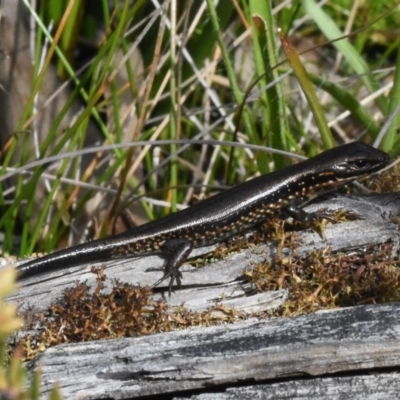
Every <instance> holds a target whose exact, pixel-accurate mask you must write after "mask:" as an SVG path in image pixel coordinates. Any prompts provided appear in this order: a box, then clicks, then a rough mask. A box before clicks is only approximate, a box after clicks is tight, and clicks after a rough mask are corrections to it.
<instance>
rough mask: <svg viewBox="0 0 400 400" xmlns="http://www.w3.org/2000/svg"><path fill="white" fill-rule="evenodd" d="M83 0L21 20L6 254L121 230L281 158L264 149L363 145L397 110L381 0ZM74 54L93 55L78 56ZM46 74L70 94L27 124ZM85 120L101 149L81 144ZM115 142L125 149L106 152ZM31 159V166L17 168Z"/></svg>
mask: <svg viewBox="0 0 400 400" xmlns="http://www.w3.org/2000/svg"><path fill="white" fill-rule="evenodd" d="M53 3H54V4H53ZM56 3H57V4H56ZM84 3H85V2H81V1H76V2H75V6H74V7H71V8H68V4H71V3H70V2H67V1H60V2H51V5H52V6H51V7H47V8H46V9H39V10H36V11H35V10H32V9H30V10H29V12H30V13H31V15H32V18H33V19H34V20H35V21H36V24H37V36H36V40H35V48H34V58H35V60H34V61H35V62H34V67H33V69H32V74H33V79H32V82H28V83H27V85H31V90H30V92H29V93H30V95H29V96H28V98H26V101H25V102H24V103H19V104H18V105H17V107H18V108H19V109H20V119H19V122H18V124H17V125H15V126H12V127H10V131H9V135H10V136H9V138H8V141H6V140H3V163H2V166H3V168H2V178H1V179H2V180H3V182H4V180H5V178H7V181H8V182H9V184H8V186H5V185H4V186H3V189H2V193H1V195H0V202H1V206H2V213H1V218H0V230H1V231H3V232H5V241H4V247H3V251H4V252H14V253H17V254H18V255H27V254H30V253H32V252H33V251H51V250H53V249H55V248H57V247H60V246H61V247H62V246H65V245H66V244H67V243H75V242H77V241H79V240H87V239H88V238H97V237H100V236H104V235H106V234H110V233H112V232H113V231H114V227H115V226H118V225H119V224H120V223H121V220H124V221H128V223H126V224H125V227H126V226H127V225H130V223H131V221H144V220H146V219H155V218H159V217H161V216H162V215H165V214H168V213H169V212H171V211H175V210H179V209H180V208H181V207H183V206H185V205H188V204H190V203H191V202H192V201H193V199H194V197H203V196H208V195H211V194H212V193H215V192H216V189H215V188H217V187H222V188H224V187H226V186H227V185H233V184H235V183H238V182H241V181H244V180H246V179H249V178H251V177H253V176H256V175H257V174H259V173H268V172H269V171H271V170H273V169H276V168H282V167H284V166H285V165H289V164H290V163H291V159H290V158H289V157H285V156H283V155H282V154H276V153H274V152H273V151H271V149H275V150H280V151H283V152H288V153H295V154H298V155H301V156H304V155H305V156H312V155H314V154H316V153H318V152H319V151H321V150H323V149H325V148H327V147H331V146H333V145H337V144H340V143H343V142H347V141H352V140H364V141H367V142H370V143H372V142H373V141H374V140H376V138H377V137H378V135H379V131H380V129H381V127H382V125H383V124H384V123H385V122H386V120H387V119H388V118H389V117H390V115H391V114H392V113H394V111H395V110H396V107H398V104H399V98H398V93H399V82H400V78H399V71H400V68H399V64H400V57H399V56H398V52H399V45H400V42H399V39H398V37H397V35H396V34H395V32H396V29H397V22H396V21H398V18H399V17H400V15H399V14H400V9H399V7H397V8H395V7H394V6H395V5H396V2H394V1H390V2H384V4H383V3H381V4H379V5H375V6H373V7H372V6H367V5H360V6H359V7H360V8H358V9H353V8H352V7H354V5H353V2H350V1H344V0H343V1H340V2H335V4H334V5H333V4H332V5H327V6H324V7H322V8H321V7H319V6H317V5H316V2H314V1H313V0H304V1H303V2H298V1H294V0H293V1H292V2H291V3H289V4H288V5H287V6H285V7H284V8H282V9H279V7H278V8H277V9H271V8H270V3H271V2H259V1H252V0H250V1H244V0H243V1H235V2H233V1H232V2H231V1H221V2H219V3H218V6H217V7H215V6H214V2H213V1H211V0H208V1H207V2H189V1H187V2H186V1H185V2H176V1H170V2H163V3H162V7H163V8H162V9H160V8H155V6H154V5H153V3H152V2H146V1H137V2H135V3H134V4H133V5H130V2H129V1H119V2H116V4H118V6H117V7H116V8H109V2H108V1H106V0H103V1H96V2H94V1H92V2H90V1H89V2H88V3H87V6H86V8H85V7H84ZM23 4H24V5H25V6H28V4H29V2H28V1H25V0H24V2H23ZM36 13H37V14H36ZM366 20H367V21H369V24H368V25H367V26H366V25H365V22H363V21H366ZM50 21H53V26H54V27H53V29H52V30H50V29H49V26H50ZM278 28H281V31H282V37H283V40H284V41H286V40H288V41H289V42H286V43H288V44H289V43H291V46H289V47H288V48H289V49H290V51H289V53H285V52H284V51H283V49H282V46H281V43H280V41H279V37H278V33H277V29H278ZM246 32H247V33H246ZM344 32H349V33H350V35H348V36H346V35H345V33H344ZM99 33H100V34H99ZM352 33H353V34H352ZM88 44H90V45H91V46H92V47H93V48H94V50H93V51H92V52H91V55H90V56H89V57H88V58H84V57H83V56H85V52H87V48H88ZM296 53H301V56H300V58H299V57H298V56H297V55H296ZM79 54H80V55H79ZM396 54H397V55H396ZM82 59H84V65H83V66H82V65H80V64H79V62H81V63H82ZM288 60H289V61H288ZM140 61H141V62H142V65H143V67H140V64H141V62H140ZM138 65H139V67H138ZM51 69H54V71H57V73H58V74H59V75H60V76H61V77H62V79H65V80H67V81H68V82H69V83H70V91H69V93H68V95H67V96H66V98H65V101H64V102H63V103H64V104H61V105H60V106H59V108H58V109H57V111H56V112H55V113H54V115H53V116H52V118H51V121H50V123H49V124H47V125H46V126H45V129H43V130H41V129H39V128H38V126H40V123H41V121H42V119H43V118H44V116H45V115H46V112H47V113H48V111H45V110H46V109H48V108H49V106H51V105H53V104H54V103H55V99H56V98H51V97H50V95H53V94H57V93H58V91H59V90H60V88H61V84H62V82H63V81H62V80H61V78H60V82H59V84H57V85H56V86H55V87H54V88H53V89H52V90H50V91H49V93H50V94H49V95H47V96H48V97H49V98H46V99H45V100H48V104H46V102H45V101H44V102H42V103H41V102H39V103H38V100H37V95H38V93H41V91H42V90H43V89H42V88H43V87H44V86H46V85H48V83H49V78H48V74H49V72H48V71H49V70H51ZM121 73H123V75H124V78H123V79H122V78H121V79H120V74H121ZM391 82H393V86H392V88H391V86H390V85H391ZM385 86H387V88H388V89H387V90H386V91H385V92H383V93H380V92H379V90H380V89H381V88H383V87H385ZM303 90H304V92H303ZM369 96H371V98H370V99H369ZM77 102H79V104H82V107H81V106H80V105H79V106H77ZM38 105H39V106H38ZM310 111H311V112H312V114H310ZM345 112H347V114H348V115H347V116H344V117H341V118H339V119H338V120H336V118H337V117H338V116H339V115H342V114H344V113H345ZM311 115H312V116H311ZM127 116H128V117H131V118H132V119H131V120H130V121H131V124H130V125H129V123H128V121H129V118H128V120H126V119H125V120H124V118H125V117H127ZM132 116H133V117H132ZM315 121H317V122H315ZM399 122H400V116H399V115H397V116H396V117H394V118H393V120H392V122H391V124H390V126H389V129H388V130H387V132H386V133H385V135H384V137H383V138H382V142H381V143H382V144H381V147H382V148H384V149H385V150H387V151H390V153H391V154H392V155H396V154H397V152H398V148H399V142H398V140H397V131H398V126H399ZM93 126H95V130H96V135H97V136H98V143H99V144H100V145H104V146H105V145H107V146H108V147H107V148H106V147H104V151H101V150H102V149H99V148H98V147H96V148H95V147H94V144H93V143H89V144H88V143H85V137H86V132H87V131H88V129H89V128H90V129H92V127H93ZM35 136H36V137H37V139H36V142H35V141H34V140H33V138H34V137H35ZM160 140H172V141H173V140H176V141H177V142H167V143H168V144H163V145H160V144H159V143H160V142H159V141H160ZM181 140H184V141H186V144H182V142H180V141H181ZM191 140H204V143H203V144H199V143H198V142H197V144H196V145H194V144H191ZM139 141H148V142H147V145H143V144H141V145H140V146H136V143H137V142H139ZM210 141H215V145H211V144H210ZM221 141H222V142H225V141H233V142H240V143H242V144H243V143H244V144H246V143H248V144H253V145H258V146H260V148H259V149H258V150H255V149H254V148H247V149H246V148H245V147H232V146H230V145H228V144H224V143H221ZM119 143H131V147H127V148H121V147H118V146H115V147H114V148H113V147H112V145H114V144H119ZM110 146H111V149H110ZM83 148H92V151H93V152H92V156H93V157H94V156H95V155H96V154H97V158H95V159H91V158H89V159H86V160H85V165H84V166H83V167H82V166H81V158H80V157H70V156H66V154H67V153H68V154H70V153H71V152H72V153H73V152H75V151H77V150H79V149H83ZM99 151H100V153H99ZM54 156H55V157H57V158H58V160H59V161H58V162H57V166H56V168H51V167H52V165H54V164H53V163H49V160H48V157H54ZM36 159H39V160H42V163H41V164H40V165H37V166H34V167H29V168H25V171H24V172H21V171H23V168H24V166H29V165H30V164H31V163H32V161H33V160H36ZM53 162H54V159H53ZM21 168H22V169H21ZM15 171H18V172H15ZM95 195H97V196H99V195H104V196H105V197H104V198H103V199H102V201H101V202H100V206H99V207H98V209H96V208H93V206H92V205H90V199H92V198H93V197H94V196H95ZM144 195H145V198H144V199H143V196H144ZM136 198H138V199H140V200H139V201H133V200H135V199H136ZM135 218H136V219H135ZM86 229H88V231H87V232H86V233H85V230H86ZM118 229H124V228H117V230H118ZM77 232H79V233H80V234H82V235H79V234H77ZM17 236H18V237H20V238H21V240H20V241H19V244H18V246H16V237H17ZM16 247H17V248H16Z"/></svg>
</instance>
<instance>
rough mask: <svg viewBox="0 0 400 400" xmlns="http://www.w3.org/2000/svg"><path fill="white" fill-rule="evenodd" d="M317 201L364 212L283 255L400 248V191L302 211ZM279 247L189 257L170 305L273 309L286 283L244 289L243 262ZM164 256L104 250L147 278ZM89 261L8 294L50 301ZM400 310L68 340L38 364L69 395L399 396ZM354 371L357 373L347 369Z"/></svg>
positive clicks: (85, 275) (82, 276)
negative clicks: (211, 258)
mask: <svg viewBox="0 0 400 400" xmlns="http://www.w3.org/2000/svg"><path fill="white" fill-rule="evenodd" d="M321 208H322V209H328V210H335V209H345V210H348V211H351V212H352V213H355V214H357V215H358V216H359V218H360V219H357V220H354V221H349V222H345V223H340V224H336V225H330V226H327V227H326V232H325V233H326V240H325V241H323V240H322V239H321V237H320V236H319V235H318V234H317V233H314V232H312V231H305V232H301V233H300V234H299V240H298V242H297V243H296V248H295V249H284V250H283V253H284V254H285V253H286V254H290V253H291V252H292V251H293V250H295V251H296V253H297V254H300V255H305V254H306V253H307V252H309V251H311V250H313V249H316V248H318V249H326V248H327V246H330V248H331V249H332V251H342V252H345V251H349V250H352V249H359V248H365V247H366V246H368V245H371V244H377V243H384V242H387V241H389V240H390V241H392V242H393V243H394V247H393V249H394V250H393V254H392V256H393V257H394V258H397V252H398V243H399V232H398V223H397V222H396V221H395V220H393V219H392V218H391V217H393V216H397V215H399V213H400V211H399V210H400V195H399V194H397V193H394V194H390V195H374V196H364V197H352V196H341V195H340V196H338V195H335V196H330V197H329V198H327V199H325V200H324V201H322V202H319V203H316V204H312V205H309V206H308V207H307V210H308V211H314V210H316V209H321ZM275 253H276V249H275V247H274V245H273V244H271V243H266V244H264V245H261V246H256V247H253V248H250V249H248V250H245V251H244V252H241V253H238V254H233V255H231V256H229V257H227V258H226V259H224V260H222V261H218V262H212V263H210V264H207V265H205V266H204V267H202V268H199V269H195V268H193V267H191V266H190V265H188V266H185V267H184V268H183V269H182V270H183V284H184V285H183V287H182V288H179V289H178V288H177V289H176V291H175V293H173V294H172V297H171V298H170V299H169V300H168V301H169V302H170V304H171V305H174V304H175V305H177V304H181V303H182V302H185V304H186V306H187V307H188V308H190V309H194V310H201V309H204V308H206V307H209V306H211V305H213V304H214V303H215V301H219V302H221V303H223V302H226V303H225V305H227V306H234V307H235V308H237V309H239V310H241V311H242V312H254V311H262V310H267V309H269V308H276V307H278V306H279V305H281V304H282V303H283V302H284V301H285V299H286V297H287V292H286V291H280V292H271V293H267V294H259V295H254V296H248V297H242V296H243V295H244V289H243V287H244V286H243V282H242V273H243V270H244V269H251V268H252V266H253V265H254V264H255V263H258V262H261V261H263V260H268V258H269V257H271V256H273V255H274V254H275ZM162 263H163V261H162V260H161V259H160V258H159V257H154V256H153V257H152V256H150V257H142V258H136V259H133V260H127V261H123V262H121V261H119V262H116V261H106V260H105V262H104V263H103V264H105V265H106V267H107V269H106V274H107V276H108V277H110V278H116V277H118V278H119V279H120V280H122V281H127V282H131V283H141V284H152V283H153V282H155V281H156V280H157V279H158V278H159V277H160V272H154V271H151V272H149V271H146V270H147V269H148V268H149V267H153V268H154V267H156V266H161V265H162ZM89 271H90V266H81V267H76V268H70V269H69V270H68V271H59V272H55V273H51V274H48V275H43V276H38V277H35V278H31V279H30V280H27V281H24V283H23V284H22V285H21V287H20V288H19V290H18V292H17V293H16V294H15V295H14V296H13V297H12V298H11V299H10V300H12V301H14V302H16V303H18V304H19V305H21V306H26V305H28V304H33V305H35V306H36V307H37V308H38V309H40V310H43V309H45V308H46V307H47V306H48V304H49V303H50V302H52V301H54V300H56V299H57V298H58V297H59V296H60V293H61V292H62V290H63V289H64V288H66V287H69V286H71V285H72V283H73V282H74V281H77V280H80V281H82V280H83V281H87V282H88V283H89V285H92V286H93V285H94V283H95V277H94V275H93V274H91V273H90V272H89ZM222 300H223V301H222ZM399 316H400V304H397V303H393V304H387V305H378V306H365V307H356V308H348V309H341V310H336V311H332V312H329V313H317V314H314V315H307V316H301V317H297V318H289V319H282V320H281V319H275V320H263V321H260V322H258V321H256V322H254V321H252V322H245V323H243V322H242V323H238V324H234V325H226V326H218V327H212V328H197V329H193V330H188V331H179V332H170V333H165V334H157V335H152V336H148V337H141V338H126V339H120V340H109V341H100V342H91V343H81V344H69V345H63V346H58V347H55V348H50V349H48V350H46V351H45V352H44V354H43V355H42V356H41V357H40V358H39V359H38V360H37V362H36V364H35V366H39V365H40V366H41V368H42V371H43V378H44V381H45V386H44V388H43V393H44V395H45V394H46V393H47V391H48V390H49V389H50V388H51V387H52V386H53V384H54V383H55V382H59V384H60V387H61V389H62V392H63V394H64V395H65V397H66V398H68V399H74V398H79V399H95V398H112V399H122V398H139V397H141V396H146V395H160V394H166V393H170V394H171V395H172V394H173V395H175V396H178V397H179V396H183V395H185V396H186V395H187V394H188V392H187V391H196V392H195V393H194V394H193V395H194V396H195V397H193V398H204V399H211V398H221V399H230V398H232V399H233V398H243V396H245V393H248V394H249V393H250V394H249V396H250V397H251V398H253V397H254V396H258V395H257V393H262V395H260V396H261V397H262V398H266V399H268V398H271V399H272V398H275V399H285V398H311V397H312V398H321V399H328V398H329V399H331V398H343V397H341V393H349V394H351V397H352V398H353V399H357V398H361V397H362V398H363V399H368V398H378V397H368V396H373V394H374V393H377V394H378V395H379V396H380V397H379V398H395V397H393V396H392V395H393V393H396V391H397V386H398V385H399V384H398V383H397V382H398V379H397V378H398V376H397V370H398V368H399V366H400V357H399V356H400V354H399V353H400V322H398V321H400V319H399ZM388 369H389V370H388ZM349 372H351V374H352V375H351V376H346V374H347V373H349ZM327 374H328V375H329V374H333V376H327ZM304 377H308V378H310V377H313V379H309V380H307V381H306V383H304V384H302V382H303V381H299V380H298V379H299V378H304ZM314 377H315V378H314ZM351 385H358V387H360V388H363V389H362V392H360V393H361V394H360V396H361V397H357V396H358V394H357V393H356V391H355V390H354V388H353V389H349V387H350V386H351ZM203 391H206V392H207V393H203ZM382 393H383V395H382ZM314 395H315V396H314ZM196 396H197V397H196ZM202 396H204V397H202ZM207 396H208V397H207ZM382 396H383V397H382ZM390 396H392V397H390ZM178 397H177V398H178ZM250 397H248V398H250Z"/></svg>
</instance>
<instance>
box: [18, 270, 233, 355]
mask: <svg viewBox="0 0 400 400" xmlns="http://www.w3.org/2000/svg"><path fill="white" fill-rule="evenodd" d="M93 272H94V273H95V274H96V275H97V284H96V287H95V288H94V289H90V287H89V286H88V285H87V284H85V283H76V284H75V286H74V287H72V288H68V289H66V290H65V291H64V293H63V296H62V298H61V299H60V301H58V302H57V303H56V304H53V305H51V306H50V307H49V309H48V310H47V311H46V312H45V313H42V314H40V315H38V314H37V313H36V317H35V325H36V327H35V330H36V331H37V333H35V334H32V335H28V336H26V337H25V338H24V340H23V345H24V347H25V349H26V358H27V359H32V358H34V357H36V356H37V355H38V354H39V353H40V352H42V351H43V350H45V349H46V348H48V347H50V346H54V345H58V344H62V343H72V342H84V341H91V340H104V339H114V338H121V337H132V336H141V335H148V334H151V333H156V332H168V331H170V330H173V329H182V328H184V327H189V326H198V325H211V324H218V323H220V322H221V321H226V320H229V319H234V318H237V314H236V313H234V312H232V313H229V311H227V313H226V316H225V317H221V316H216V315H215V314H212V308H211V309H210V310H208V311H205V312H201V313H197V312H191V311H188V310H187V309H186V308H185V307H183V306H180V307H175V308H173V309H172V308H171V307H170V306H169V305H168V303H167V302H166V301H164V300H158V301H155V300H154V299H153V298H152V290H151V289H150V288H149V287H139V286H133V285H131V284H128V283H123V282H120V281H119V280H114V281H113V282H112V283H113V284H112V289H111V292H109V293H108V292H107V291H106V290H105V281H106V279H107V277H106V275H105V274H104V269H93ZM27 313H29V315H30V314H32V310H29V311H28V312H27ZM38 321H40V325H41V327H40V328H39V329H38V328H37V324H38ZM28 328H29V327H28Z"/></svg>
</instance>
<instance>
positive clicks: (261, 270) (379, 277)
mask: <svg viewBox="0 0 400 400" xmlns="http://www.w3.org/2000/svg"><path fill="white" fill-rule="evenodd" d="M392 247H393V246H392V244H391V243H385V244H381V245H377V246H371V247H369V248H367V249H365V250H363V251H361V250H360V251H355V252H352V253H350V254H331V253H330V251H329V250H327V251H325V252H324V251H314V252H312V253H310V254H308V255H307V256H306V257H299V256H297V255H293V256H290V257H284V258H280V259H278V260H276V261H275V262H273V263H269V264H263V265H258V266H257V267H255V268H254V269H253V270H252V271H250V272H246V275H247V276H248V277H249V279H251V281H252V282H253V283H254V284H255V286H256V287H257V290H258V291H268V290H278V289H288V290H289V299H288V301H287V302H286V303H285V304H284V306H283V307H282V308H281V309H280V310H277V311H276V312H275V314H274V315H281V316H293V315H298V314H302V313H310V312H315V311H317V310H320V309H329V308H336V307H349V306H356V305H360V304H375V303H385V302H390V301H396V300H398V299H399V298H400V274H399V270H398V264H399V261H395V260H393V259H392V257H391V251H392Z"/></svg>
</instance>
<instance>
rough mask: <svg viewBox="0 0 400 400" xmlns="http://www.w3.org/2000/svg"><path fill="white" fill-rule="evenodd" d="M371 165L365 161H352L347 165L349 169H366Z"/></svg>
mask: <svg viewBox="0 0 400 400" xmlns="http://www.w3.org/2000/svg"><path fill="white" fill-rule="evenodd" d="M370 165H371V163H370V162H369V161H367V160H354V161H352V162H351V163H349V167H350V168H351V169H366V168H368V167H369V166H370Z"/></svg>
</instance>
